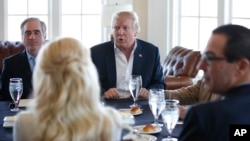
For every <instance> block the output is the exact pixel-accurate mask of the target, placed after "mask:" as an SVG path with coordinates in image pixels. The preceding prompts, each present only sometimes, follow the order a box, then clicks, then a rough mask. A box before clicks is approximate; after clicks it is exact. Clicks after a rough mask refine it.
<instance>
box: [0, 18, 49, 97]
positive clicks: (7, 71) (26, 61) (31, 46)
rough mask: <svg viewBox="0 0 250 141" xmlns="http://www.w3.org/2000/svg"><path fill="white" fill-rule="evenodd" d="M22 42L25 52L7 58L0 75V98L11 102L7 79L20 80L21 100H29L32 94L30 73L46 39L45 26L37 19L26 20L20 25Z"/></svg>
mask: <svg viewBox="0 0 250 141" xmlns="http://www.w3.org/2000/svg"><path fill="white" fill-rule="evenodd" d="M21 35H22V41H23V44H24V46H25V50H23V51H22V52H20V53H18V54H16V55H13V56H10V57H7V58H5V59H4V61H3V69H2V74H1V98H2V99H3V100H12V99H11V96H10V94H9V79H10V78H13V77H16V78H17V77H18V78H22V80H23V94H22V97H21V98H29V97H30V95H31V93H32V88H33V87H32V71H33V67H34V65H35V57H36V56H37V54H38V51H39V49H40V47H41V46H42V44H43V43H44V41H45V39H46V25H45V23H44V22H43V21H41V20H39V19H38V18H27V19H25V20H24V21H23V22H22V24H21Z"/></svg>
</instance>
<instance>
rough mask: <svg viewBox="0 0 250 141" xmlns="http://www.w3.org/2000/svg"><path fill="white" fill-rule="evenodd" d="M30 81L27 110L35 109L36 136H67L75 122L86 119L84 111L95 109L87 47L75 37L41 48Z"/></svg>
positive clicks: (94, 86) (93, 75)
mask: <svg viewBox="0 0 250 141" xmlns="http://www.w3.org/2000/svg"><path fill="white" fill-rule="evenodd" d="M33 84H34V97H35V102H34V105H32V107H31V109H33V111H35V112H36V116H37V119H38V124H39V130H41V132H42V133H40V135H45V134H46V135H49V134H50V135H51V136H55V135H60V136H61V138H64V137H67V136H68V137H69V136H70V135H67V134H72V132H73V131H74V132H77V131H78V132H79V131H80V130H79V128H82V127H81V126H82V125H79V121H80V122H82V121H81V120H83V119H84V118H86V119H87V118H88V117H86V115H87V114H86V113H88V112H89V111H92V112H93V111H96V110H98V108H99V100H100V98H99V97H100V96H99V94H100V88H99V83H98V77H97V71H96V68H95V67H94V65H93V63H92V60H91V58H90V52H89V50H88V49H87V48H86V47H84V46H83V45H82V44H81V42H79V41H78V40H76V39H73V38H60V39H58V40H55V41H52V42H49V43H47V44H46V45H45V46H43V47H42V48H41V50H40V51H39V54H38V57H37V64H36V67H35V70H34V74H33ZM77 122H78V123H77ZM83 124H84V123H83ZM48 126H49V127H48ZM48 128H49V129H48ZM76 134H77V133H76ZM50 135H49V136H50ZM47 139H48V140H49V139H50V138H47ZM59 140H60V139H59ZM65 140H67V139H65Z"/></svg>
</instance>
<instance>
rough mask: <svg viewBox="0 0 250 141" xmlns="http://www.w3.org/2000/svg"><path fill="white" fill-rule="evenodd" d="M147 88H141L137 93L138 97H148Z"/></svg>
mask: <svg viewBox="0 0 250 141" xmlns="http://www.w3.org/2000/svg"><path fill="white" fill-rule="evenodd" d="M148 95H149V94H148V90H147V89H145V88H141V91H140V94H139V97H140V98H148Z"/></svg>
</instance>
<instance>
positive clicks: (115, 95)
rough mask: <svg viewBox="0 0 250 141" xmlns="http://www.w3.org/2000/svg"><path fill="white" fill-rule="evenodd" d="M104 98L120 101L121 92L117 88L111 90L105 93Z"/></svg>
mask: <svg viewBox="0 0 250 141" xmlns="http://www.w3.org/2000/svg"><path fill="white" fill-rule="evenodd" d="M103 97H104V98H106V99H118V98H119V92H118V90H117V89H116V88H110V89H109V90H107V91H106V92H105V93H104V95H103Z"/></svg>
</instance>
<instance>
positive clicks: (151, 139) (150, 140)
mask: <svg viewBox="0 0 250 141" xmlns="http://www.w3.org/2000/svg"><path fill="white" fill-rule="evenodd" d="M140 135H141V138H138V136H137V135H135V134H127V135H125V136H124V137H123V138H122V139H123V140H127V139H133V140H135V141H156V140H157V137H155V136H153V135H146V134H140Z"/></svg>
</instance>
